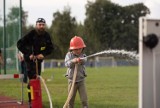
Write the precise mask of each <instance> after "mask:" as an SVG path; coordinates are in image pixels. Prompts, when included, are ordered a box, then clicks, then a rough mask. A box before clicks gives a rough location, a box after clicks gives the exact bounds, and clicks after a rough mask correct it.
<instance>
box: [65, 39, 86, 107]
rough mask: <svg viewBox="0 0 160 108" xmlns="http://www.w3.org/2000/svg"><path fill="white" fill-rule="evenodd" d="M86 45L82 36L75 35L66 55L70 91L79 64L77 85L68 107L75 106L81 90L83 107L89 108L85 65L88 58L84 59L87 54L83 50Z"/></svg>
mask: <svg viewBox="0 0 160 108" xmlns="http://www.w3.org/2000/svg"><path fill="white" fill-rule="evenodd" d="M85 47H86V45H85V44H84V42H83V39H82V38H81V37H78V36H75V37H73V38H72V39H71V41H70V48H69V50H70V51H69V52H68V53H67V54H66V57H65V66H66V67H67V68H68V69H67V73H66V77H67V78H68V93H69V92H70V90H71V87H72V82H73V74H74V69H75V64H77V65H78V67H77V76H76V80H75V85H74V88H73V93H72V95H71V97H70V100H69V102H68V108H74V101H75V97H76V92H77V91H78V92H79V95H80V99H81V102H82V106H83V108H88V100H87V93H86V87H85V77H86V72H85V66H84V64H85V62H86V61H87V60H86V59H84V57H85V54H83V50H84V48H85ZM82 58H83V59H82Z"/></svg>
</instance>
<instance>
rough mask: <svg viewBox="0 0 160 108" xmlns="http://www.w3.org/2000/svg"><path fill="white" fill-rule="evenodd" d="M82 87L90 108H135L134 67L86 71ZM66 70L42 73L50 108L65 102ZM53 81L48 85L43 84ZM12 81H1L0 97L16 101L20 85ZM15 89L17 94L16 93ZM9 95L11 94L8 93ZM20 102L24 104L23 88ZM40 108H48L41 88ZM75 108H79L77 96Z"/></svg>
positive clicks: (25, 97)
mask: <svg viewBox="0 0 160 108" xmlns="http://www.w3.org/2000/svg"><path fill="white" fill-rule="evenodd" d="M86 71H87V75H88V76H87V77H86V86H87V93H88V101H89V107H90V108H138V67H114V68H113V67H105V68H104V67H103V68H86ZM65 72H66V68H53V69H46V70H45V72H43V73H42V77H43V78H44V79H46V84H47V87H48V89H49V91H50V94H51V97H52V101H53V107H54V108H62V107H63V105H64V103H65V101H66V99H67V79H66V78H65V77H64V74H65ZM51 77H53V79H52V80H51V81H47V80H48V79H50V78H51ZM17 82H18V81H15V80H1V82H0V87H1V89H0V94H1V95H2V94H5V95H9V96H11V97H16V98H19V97H18V96H20V95H17V94H20V93H19V92H18V90H20V87H21V84H17ZM17 89H18V90H17ZM11 91H12V92H11ZM24 91H25V92H24V99H25V101H27V92H26V91H27V90H26V85H25V86H24ZM42 92H43V93H42V95H43V105H44V108H49V100H48V97H47V94H46V92H45V90H44V86H43V85H42ZM75 108H81V103H80V100H79V95H78V93H77V97H76V101H75Z"/></svg>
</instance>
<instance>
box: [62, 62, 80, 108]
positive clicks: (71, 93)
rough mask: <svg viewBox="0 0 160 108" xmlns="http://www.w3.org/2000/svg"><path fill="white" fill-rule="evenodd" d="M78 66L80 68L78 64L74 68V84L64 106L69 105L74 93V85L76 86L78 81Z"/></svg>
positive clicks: (64, 107) (65, 107)
mask: <svg viewBox="0 0 160 108" xmlns="http://www.w3.org/2000/svg"><path fill="white" fill-rule="evenodd" d="M77 68H78V64H75V68H74V74H73V81H72V86H71V89H70V91H69V94H68V97H67V100H66V102H65V104H64V106H63V108H67V105H68V103H69V101H70V99H71V97H72V95H73V90H74V86H75V82H76V77H77Z"/></svg>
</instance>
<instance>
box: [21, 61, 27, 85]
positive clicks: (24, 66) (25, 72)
mask: <svg viewBox="0 0 160 108" xmlns="http://www.w3.org/2000/svg"><path fill="white" fill-rule="evenodd" d="M26 68H27V67H26V63H25V62H24V61H21V73H22V74H23V75H24V77H23V82H24V83H27V79H28V78H27V69H26Z"/></svg>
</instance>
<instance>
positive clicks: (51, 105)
mask: <svg viewBox="0 0 160 108" xmlns="http://www.w3.org/2000/svg"><path fill="white" fill-rule="evenodd" d="M35 62H36V74H37V77H39V78H40V80H41V81H42V83H43V85H44V87H45V90H46V92H47V95H48V98H49V102H50V108H53V104H52V99H51V95H50V93H49V90H48V88H47V85H46V83H45V81H44V79H43V78H42V77H41V76H38V60H37V59H36V61H35Z"/></svg>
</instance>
